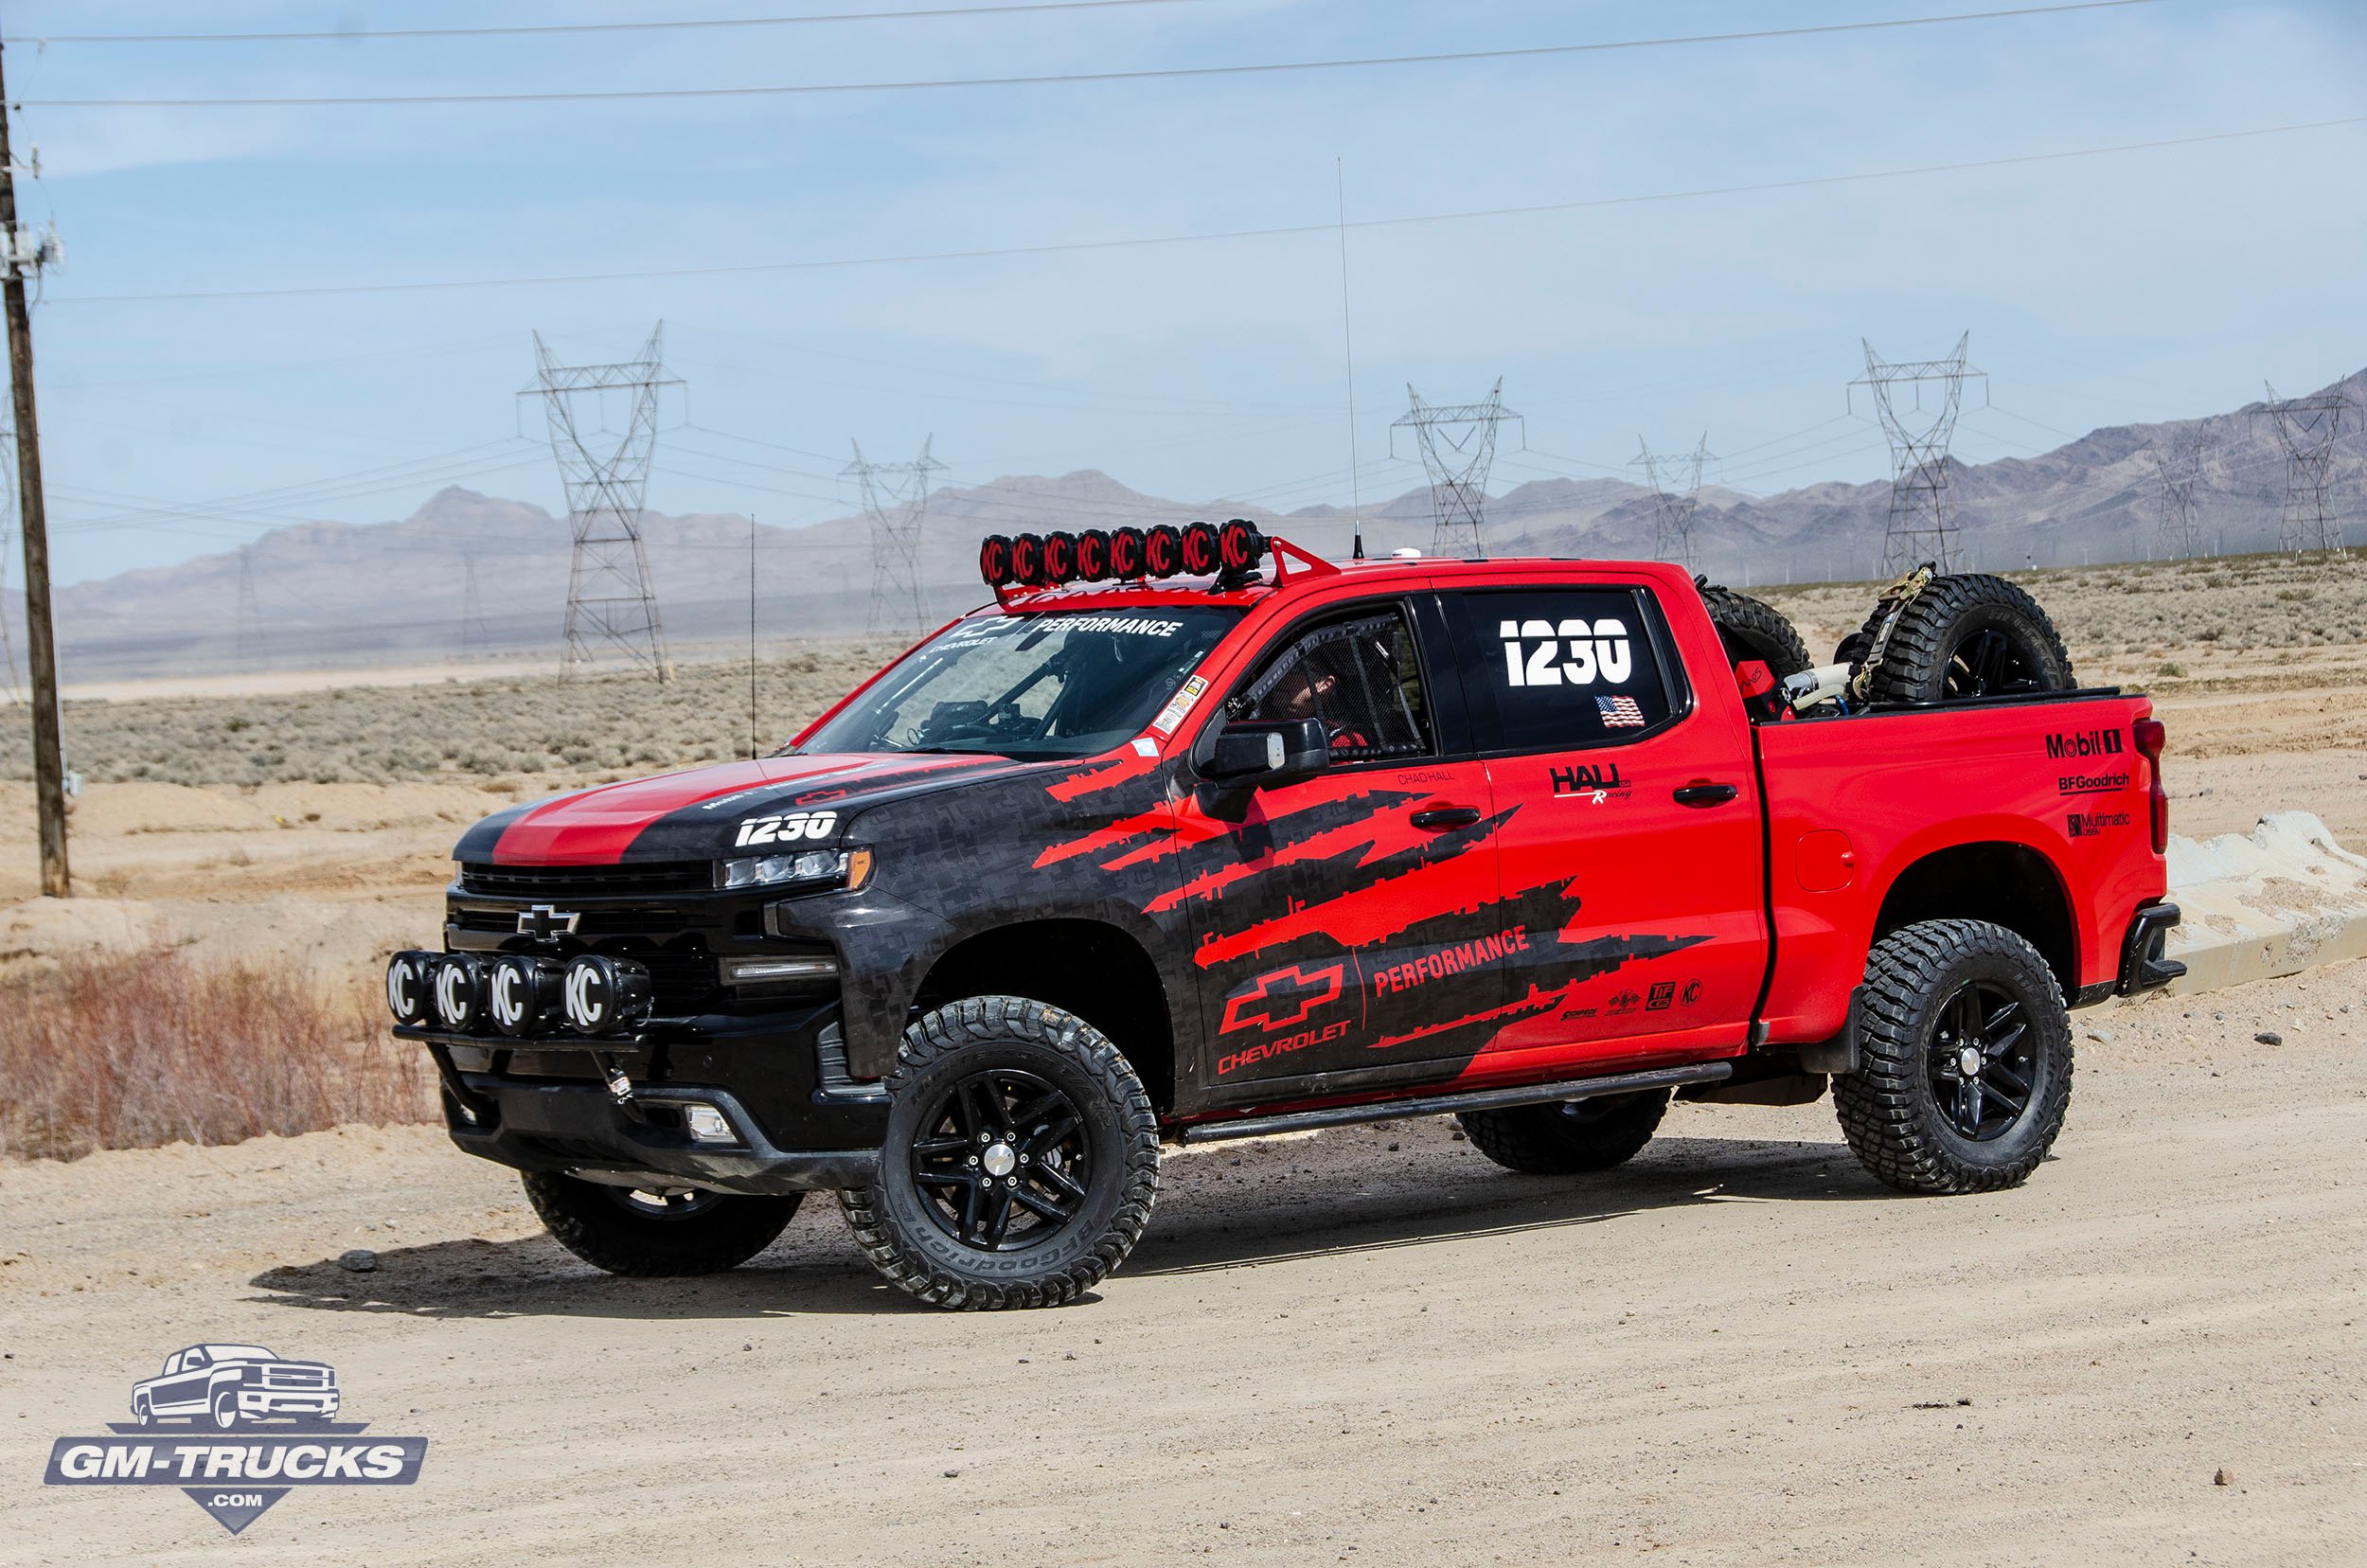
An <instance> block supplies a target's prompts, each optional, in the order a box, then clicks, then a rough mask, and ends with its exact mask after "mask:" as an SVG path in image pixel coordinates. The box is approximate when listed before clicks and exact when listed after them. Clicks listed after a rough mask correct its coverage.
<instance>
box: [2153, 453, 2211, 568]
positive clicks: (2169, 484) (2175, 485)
mask: <svg viewBox="0 0 2367 1568" xmlns="http://www.w3.org/2000/svg"><path fill="white" fill-rule="evenodd" d="M2148 450H2150V451H2151V452H2152V454H2153V472H2154V473H2155V474H2156V475H2157V476H2159V478H2160V479H2161V481H2162V533H2161V537H2162V555H2163V556H2164V557H2165V558H2168V559H2171V560H2179V559H2184V558H2188V557H2192V556H2195V555H2198V554H2199V553H2200V544H2201V542H2202V541H2201V533H2200V530H2199V529H2198V528H2197V527H2196V526H2195V490H2196V488H2197V486H2198V485H2199V484H2200V483H2201V482H2202V476H2203V472H2204V471H2205V470H2207V469H2208V468H2209V467H2210V464H2211V434H2210V432H2209V431H2207V430H2205V429H2204V428H2203V427H2202V426H2201V425H2197V426H2195V427H2194V428H2193V429H2192V430H2189V431H2188V432H2186V434H2185V435H2183V436H2176V435H2174V436H2172V437H2170V445H2169V446H2167V447H2164V446H2163V445H2162V443H2161V442H2159V441H2156V442H2154V443H2153V445H2152V446H2151V447H2150V448H2149V449H2148Z"/></svg>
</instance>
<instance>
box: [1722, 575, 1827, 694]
mask: <svg viewBox="0 0 2367 1568" xmlns="http://www.w3.org/2000/svg"><path fill="white" fill-rule="evenodd" d="M1694 586H1695V587H1696V588H1698V589H1700V592H1701V607H1702V608H1703V609H1705V610H1707V611H1708V612H1709V613H1710V620H1711V621H1712V622H1713V623H1714V624H1715V625H1716V626H1717V635H1718V639H1719V640H1720V641H1721V642H1723V643H1724V644H1725V645H1726V657H1727V659H1728V660H1729V661H1731V662H1733V663H1735V664H1740V663H1741V662H1742V661H1743V660H1745V659H1757V660H1759V661H1761V662H1762V663H1764V664H1765V665H1766V666H1767V668H1768V671H1769V673H1771V674H1772V675H1773V676H1774V677H1775V678H1776V679H1777V680H1779V681H1780V680H1782V679H1783V678H1784V677H1785V676H1787V675H1797V674H1799V673H1800V672H1801V671H1802V670H1804V669H1807V668H1811V667H1812V666H1813V665H1814V663H1815V661H1814V660H1812V659H1810V658H1809V657H1808V645H1807V644H1806V643H1804V642H1802V641H1801V640H1800V633H1797V632H1795V631H1793V630H1792V625H1791V622H1789V621H1788V620H1786V619H1785V618H1784V615H1783V612H1782V611H1780V610H1778V609H1776V608H1775V607H1774V606H1773V605H1771V604H1768V603H1764V602H1762V601H1761V600H1758V599H1754V598H1753V597H1750V596H1749V595H1748V594H1737V593H1735V591H1734V590H1733V589H1732V588H1720V587H1718V586H1717V584H1716V583H1714V582H1700V581H1697V582H1696V583H1695V584H1694Z"/></svg>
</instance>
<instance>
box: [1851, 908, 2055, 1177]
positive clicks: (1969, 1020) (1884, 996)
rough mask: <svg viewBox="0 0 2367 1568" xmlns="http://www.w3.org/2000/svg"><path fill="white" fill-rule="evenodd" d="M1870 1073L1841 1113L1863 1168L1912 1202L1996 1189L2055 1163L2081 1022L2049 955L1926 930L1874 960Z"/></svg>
mask: <svg viewBox="0 0 2367 1568" xmlns="http://www.w3.org/2000/svg"><path fill="white" fill-rule="evenodd" d="M1858 1051H1859V1063H1858V1070H1857V1071H1856V1072H1854V1073H1842V1074H1840V1075H1838V1076H1837V1077H1835V1078H1834V1079H1833V1106H1834V1109H1835V1110H1836V1111H1837V1112H1838V1113H1839V1114H1840V1116H1841V1129H1842V1133H1843V1135H1844V1136H1846V1137H1847V1138H1848V1140H1849V1147H1850V1149H1851V1150H1852V1151H1853V1152H1854V1153H1856V1155H1857V1156H1858V1160H1859V1163H1860V1164H1861V1165H1863V1166H1864V1167H1866V1169H1868V1170H1870V1171H1872V1172H1873V1173H1874V1174H1875V1176H1876V1177H1878V1178H1879V1179H1880V1180H1881V1181H1884V1182H1886V1183H1888V1184H1889V1185H1892V1186H1895V1187H1897V1188H1898V1189H1899V1190H1900V1191H1902V1192H1923V1193H1958V1192H1994V1191H1996V1190H1997V1189H1999V1188H2001V1187H2010V1186H2018V1185H2020V1184H2021V1182H2022V1180H2023V1179H2024V1178H2026V1177H2027V1176H2028V1175H2029V1174H2030V1173H2031V1172H2032V1171H2033V1170H2035V1169H2037V1168H2038V1162H2039V1161H2040V1160H2042V1159H2044V1158H2046V1152H2047V1150H2048V1149H2050V1148H2051V1147H2053V1145H2054V1143H2055V1138H2056V1134H2057V1133H2059V1132H2060V1131H2062V1130H2063V1114H2064V1112H2065V1111H2066V1110H2067V1109H2068V1108H2069V1106H2070V1104H2071V1084H2072V1039H2071V1015H2070V1013H2069V1012H2068V1011H2067V1010H2066V1009H2065V1007H2064V1006H2063V993H2062V990H2061V989H2060V988H2059V987H2057V986H2056V982H2055V972H2054V971H2052V970H2050V969H2048V968H2047V966H2046V960H2044V959H2043V958H2040V957H2039V956H2038V951H2037V950H2036V949H2034V948H2033V947H2031V945H2030V944H2029V943H2028V942H2025V941H2023V940H2022V939H2021V938H2020V936H2018V935H2015V934H2014V933H2012V932H2010V931H2007V930H2006V929H2005V928H2004V927H2002V926H1996V925H1991V924H1989V923H1987V922H1986V921H1984V920H1927V921H1924V922H1921V923H1920V924H1916V925H1911V926H1907V927H1905V928H1903V929H1901V930H1898V931H1895V932H1893V933H1892V934H1891V935H1888V936H1885V937H1883V938H1882V940H1881V941H1879V942H1878V943H1876V944H1875V948H1874V952H1873V953H1871V954H1869V955H1868V956H1867V958H1866V970H1865V986H1864V988H1863V989H1862V990H1860V993H1859V1007H1858Z"/></svg>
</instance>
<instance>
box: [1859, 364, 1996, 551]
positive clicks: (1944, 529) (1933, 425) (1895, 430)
mask: <svg viewBox="0 0 2367 1568" xmlns="http://www.w3.org/2000/svg"><path fill="white" fill-rule="evenodd" d="M1859 341H1860V343H1862V344H1864V347H1865V374H1864V375H1863V376H1860V378H1859V379H1858V380H1856V381H1854V382H1851V383H1849V384H1850V385H1851V386H1852V387H1859V386H1863V387H1867V388H1869V389H1871V391H1872V392H1873V394H1874V411H1875V415H1876V417H1877V418H1878V419H1880V420H1881V424H1882V434H1883V436H1884V437H1887V438H1888V439H1889V441H1890V448H1891V509H1890V522H1889V526H1888V527H1887V528H1886V529H1885V531H1884V532H1883V535H1882V569H1883V570H1884V571H1886V572H1895V571H1904V570H1906V569H1907V568H1909V567H1912V566H1918V565H1921V564H1922V563H1923V562H1925V561H1931V562H1932V563H1933V564H1935V565H1937V566H1938V567H1939V569H1940V570H1941V571H1943V572H1952V571H1955V570H1957V569H1958V568H1959V567H1961V566H1963V565H1964V564H1965V554H1964V549H1963V546H1962V545H1961V544H1959V543H1958V542H1957V538H1956V507H1955V502H1954V499H1953V498H1952V497H1951V496H1950V495H1949V492H1948V474H1949V455H1948V447H1949V441H1950V440H1951V439H1953V438H1954V437H1955V434H1956V415H1957V413H1958V411H1959V410H1960V409H1961V407H1962V406H1963V403H1964V396H1965V383H1966V382H1967V380H1977V381H1979V382H1981V383H1982V384H1983V387H1984V392H1985V389H1986V386H1987V383H1988V377H1987V374H1986V372H1984V371H1980V370H1975V369H1973V368H1971V367H1970V366H1968V365H1966V364H1965V349H1966V346H1967V344H1969V343H1970V342H1971V341H1972V334H1971V333H1970V332H1967V333H1965V335H1964V336H1962V337H1960V338H1958V339H1957V340H1956V347H1955V351H1954V352H1952V353H1950V354H1949V356H1948V357H1947V358H1946V359H1935V360H1913V361H1904V360H1902V361H1898V362H1895V363H1894V362H1890V361H1886V360H1884V359H1882V358H1880V357H1879V356H1878V355H1877V354H1876V353H1875V351H1874V345H1873V344H1871V343H1865V342H1864V340H1863V339H1862V338H1861V339H1860V340H1859ZM1927 386H1929V387H1931V388H1932V390H1931V393H1930V394H1929V395H1928V396H1927V394H1926V392H1925V390H1924V389H1925V388H1926V387H1927ZM1902 390H1904V391H1907V392H1909V393H1911V394H1912V398H1911V401H1908V402H1907V403H1906V404H1905V406H1904V407H1902V406H1900V401H1899V396H1898V394H1899V393H1900V392H1901V391H1902ZM1927 404H1929V405H1930V406H1927ZM1850 411H1851V412H1852V413H1855V412H1856V406H1855V401H1854V400H1853V401H1852V405H1851V410H1850Z"/></svg>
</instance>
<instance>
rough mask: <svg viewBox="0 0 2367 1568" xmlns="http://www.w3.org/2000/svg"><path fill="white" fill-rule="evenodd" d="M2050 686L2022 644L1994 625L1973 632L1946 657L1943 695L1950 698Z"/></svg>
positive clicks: (2031, 689)
mask: <svg viewBox="0 0 2367 1568" xmlns="http://www.w3.org/2000/svg"><path fill="white" fill-rule="evenodd" d="M2047 689H2049V687H2048V686H2047V685H2046V683H2045V681H2044V680H2042V679H2041V678H2040V676H2039V673H2038V671H2037V670H2036V669H2034V668H2031V664H2030V660H2029V659H2028V658H2026V657H2025V656H2024V655H2023V650H2022V647H2021V645H2020V643H2018V642H2016V641H2015V640H2014V639H2013V638H2011V637H2009V636H2007V635H2006V634H2005V633H2002V632H2000V631H1999V630H1998V629H1997V628H1995V627H1993V626H1984V627H1983V628H1982V629H1981V630H1980V631H1978V632H1975V633H1973V634H1972V635H1971V636H1969V637H1967V638H1966V639H1965V640H1964V642H1962V643H1960V644H1958V645H1957V647H1956V649H1955V650H1954V651H1953V652H1951V653H1949V656H1948V675H1947V679H1946V683H1945V690H1944V694H1945V696H1946V697H1948V698H1950V699H1957V698H1965V697H2003V696H2007V695H2009V694H2011V693H2014V692H2018V691H2044V690H2047Z"/></svg>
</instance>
